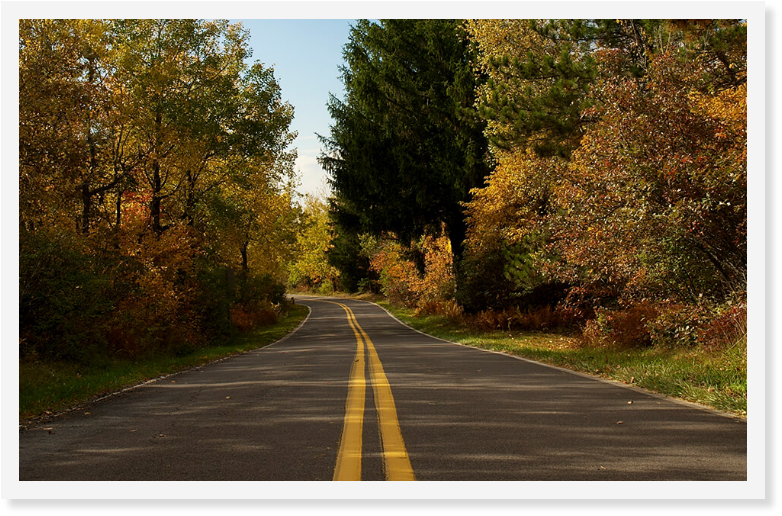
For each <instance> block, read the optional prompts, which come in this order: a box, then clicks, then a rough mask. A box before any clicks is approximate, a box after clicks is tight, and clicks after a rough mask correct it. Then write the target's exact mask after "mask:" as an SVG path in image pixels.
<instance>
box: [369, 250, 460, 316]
mask: <svg viewBox="0 0 782 516" xmlns="http://www.w3.org/2000/svg"><path fill="white" fill-rule="evenodd" d="M415 253H418V255H419V257H421V255H423V256H422V258H423V264H422V265H423V273H421V272H420V271H419V267H418V266H417V265H416V263H415V261H414V260H413V259H412V258H411V256H410V255H411V254H415ZM452 257H453V255H452V252H451V243H450V241H449V240H448V238H447V237H445V236H440V237H432V236H429V235H427V236H424V237H422V238H421V239H420V240H419V241H418V242H416V243H414V244H413V245H412V247H411V249H409V250H405V249H403V248H402V246H401V245H400V244H399V242H397V241H396V240H394V239H393V238H392V237H385V238H383V239H382V240H381V241H380V242H379V244H378V246H377V247H376V248H375V250H374V252H373V254H372V256H371V257H370V267H371V268H372V270H374V271H375V272H377V273H379V275H380V282H381V284H382V290H383V294H385V295H386V296H387V297H388V298H389V300H390V301H391V302H393V303H399V304H404V305H405V306H408V307H411V308H412V307H417V306H423V305H424V304H427V303H428V304H431V303H438V302H443V301H446V300H448V299H450V298H451V297H452V296H453V289H454V276H453V258H452Z"/></svg>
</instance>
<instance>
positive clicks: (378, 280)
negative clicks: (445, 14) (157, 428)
mask: <svg viewBox="0 0 782 516" xmlns="http://www.w3.org/2000/svg"><path fill="white" fill-rule="evenodd" d="M343 55H344V65H343V66H342V68H341V77H342V80H343V83H344V85H345V90H346V95H345V97H344V98H343V99H339V98H336V97H333V96H332V97H331V99H330V101H329V106H328V107H329V111H330V113H331V116H332V118H333V126H332V128H331V131H330V134H328V135H324V136H321V140H322V142H323V144H324V146H325V152H324V153H323V154H322V156H321V158H320V161H321V163H322V165H323V167H324V168H325V169H326V170H327V171H328V173H329V177H330V184H331V187H332V190H333V195H332V197H331V199H330V217H331V221H332V226H331V228H332V229H331V232H330V234H329V237H328V238H329V245H328V246H321V247H322V248H323V249H324V252H323V253H321V259H322V260H325V261H328V262H329V263H330V264H331V265H332V266H334V267H336V268H337V269H338V271H339V273H340V275H339V280H338V281H339V282H340V283H341V287H342V288H343V289H345V290H351V291H355V290H357V289H359V288H361V289H374V290H379V291H382V292H384V293H386V294H387V295H391V296H392V297H395V298H396V300H398V301H399V302H403V303H405V304H407V305H408V306H411V307H417V308H418V309H419V310H425V311H440V312H443V313H452V314H461V316H464V315H469V314H484V315H485V314H491V315H492V317H493V319H492V320H495V321H498V322H497V325H498V326H503V325H505V326H506V327H510V326H512V325H514V324H515V325H521V326H524V325H525V324H526V325H530V324H532V323H530V322H529V321H538V323H536V324H537V326H540V324H543V325H548V326H553V325H565V326H568V325H569V326H574V327H576V326H577V327H580V328H581V329H582V331H583V334H584V335H585V336H588V337H589V338H591V339H593V340H597V341H605V340H614V341H617V340H623V339H624V340H627V341H628V342H635V343H645V344H648V343H651V342H673V341H676V342H682V341H684V342H691V343H699V342H700V343H708V342H712V341H714V339H715V338H716V337H715V335H716V334H725V333H726V332H727V333H731V332H732V333H731V334H733V333H735V332H736V331H738V332H740V331H741V326H742V325H744V327H745V324H746V323H745V319H746V267H747V260H746V254H747V244H746V242H747V240H746V235H747V205H746V199H747V197H746V186H747V167H746V163H747V161H746V148H747V137H746V127H747V125H746V117H747V111H746V92H747V90H746V81H747V45H746V23H745V22H744V21H743V20H381V21H379V22H370V21H367V20H361V21H358V22H357V23H356V25H355V26H354V27H353V28H352V30H351V34H350V38H349V41H348V43H347V44H346V45H345V47H344V51H343ZM442 238H445V239H446V240H447V242H443V241H441V240H439V239H442ZM327 247H328V251H327V252H326V251H325V249H326V248H327ZM438 253H439V254H438ZM435 255H437V256H438V258H435ZM444 264H447V267H446V269H447V271H448V273H447V274H444V270H446V269H444V268H443V267H444ZM435 278H437V279H436V280H435ZM432 283H436V284H438V285H439V287H438V288H434V287H433V286H432V285H430V287H431V288H428V287H425V286H424V285H426V284H432ZM542 311H546V313H547V314H549V315H548V316H547V317H545V318H542V319H541V318H540V317H532V315H534V314H535V313H537V312H542ZM540 320H544V322H543V323H540V322H539V321H540ZM735 328H738V330H736V329H735Z"/></svg>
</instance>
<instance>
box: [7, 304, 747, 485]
mask: <svg viewBox="0 0 782 516" xmlns="http://www.w3.org/2000/svg"><path fill="white" fill-rule="evenodd" d="M297 302H299V303H302V304H305V305H308V306H310V307H311V314H310V317H309V318H308V320H307V321H306V322H305V323H304V324H303V325H302V326H301V327H300V328H299V329H298V331H296V332H295V333H294V334H292V335H291V336H289V337H288V338H286V339H284V340H283V341H281V342H278V343H276V344H273V345H271V346H268V347H266V348H263V349H259V350H256V351H253V352H250V353H247V354H244V355H240V356H237V357H233V358H230V359H227V360H223V361H221V362H218V363H214V364H211V365H208V366H204V367H201V368H198V369H195V370H190V371H187V372H183V373H179V374H176V375H173V376H170V377H167V378H165V379H161V380H158V381H156V382H152V383H148V384H145V385H143V386H140V387H137V388H135V389H132V390H129V391H126V392H124V393H123V394H121V395H117V396H113V397H110V398H108V399H106V400H104V401H101V402H98V403H95V404H94V405H92V406H91V407H89V408H88V409H85V410H80V411H74V412H71V413H68V414H66V415H63V416H60V417H58V418H56V419H55V420H54V421H52V422H49V423H46V424H45V425H39V426H37V427H34V428H31V429H29V430H25V431H22V432H20V436H19V452H20V465H19V474H20V480H23V481H24V480H332V479H335V478H336V477H335V475H336V476H337V477H339V476H340V475H342V476H341V477H340V478H350V477H351V475H352V476H356V475H358V476H359V477H360V478H361V479H362V480H383V479H384V478H389V479H400V480H401V479H415V480H746V478H747V427H746V421H744V420H741V419H736V418H731V417H728V416H725V415H722V414H718V413H715V412H713V411H709V410H705V409H701V408H697V407H695V406H693V405H689V404H684V403H681V402H675V401H671V400H665V399H662V398H660V397H658V396H653V395H650V394H647V393H645V392H643V391H640V390H638V389H633V388H628V387H624V386H620V385H616V384H612V383H609V382H605V381H600V380H597V379H592V378H588V377H585V376H583V375H578V374H573V373H569V372H566V371H563V370H560V369H556V368H551V367H547V366H543V365H540V364H535V363H532V362H528V361H524V360H519V359H516V358H512V357H508V356H505V355H500V354H496V353H489V352H485V351H481V350H477V349H472V348H468V347H464V346H459V345H455V344H450V343H446V342H443V341H440V340H437V339H433V338H431V337H427V336H425V335H422V334H420V333H417V332H415V331H413V330H411V329H409V328H407V327H406V326H404V325H402V324H401V323H399V322H397V321H396V320H395V319H393V318H391V317H390V316H389V315H388V314H387V313H386V312H385V311H384V310H382V309H381V308H379V307H378V306H376V305H374V304H371V303H366V302H361V301H354V300H342V299H325V298H297ZM631 402H632V403H631Z"/></svg>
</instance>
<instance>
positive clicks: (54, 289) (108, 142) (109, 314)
mask: <svg viewBox="0 0 782 516" xmlns="http://www.w3.org/2000/svg"><path fill="white" fill-rule="evenodd" d="M247 37H248V34H247V32H246V31H245V30H243V29H242V28H241V26H240V25H238V24H237V25H232V24H229V23H228V22H226V21H201V20H103V21H102V20H21V21H20V39H19V55H20V64H19V83H20V86H19V88H20V97H19V106H20V107H19V119H20V124H19V131H20V140H19V184H20V191H19V201H20V208H19V223H20V226H19V258H20V271H19V272H20V300H19V301H20V321H19V322H20V352H21V354H22V356H24V357H39V358H46V359H60V360H75V361H80V362H85V361H96V360H97V361H100V360H106V359H110V358H112V357H115V356H121V357H135V356H139V355H142V354H151V353H175V354H181V353H188V352H190V351H192V350H193V349H195V348H197V347H199V346H203V345H206V344H208V343H210V342H213V341H216V340H219V339H221V338H223V337H226V336H228V335H230V334H231V333H232V332H235V331H247V330H250V329H252V328H253V327H256V326H257V325H260V324H266V323H268V322H270V321H272V320H274V319H275V318H276V317H277V316H278V315H279V314H280V312H281V311H282V310H284V298H283V293H284V287H283V282H284V280H285V276H286V271H285V266H286V263H287V261H288V260H289V258H290V253H291V252H292V244H293V243H294V241H295V232H296V229H295V228H296V226H295V220H296V219H297V216H298V215H297V208H296V207H295V206H294V205H293V200H292V179H293V170H292V162H293V159H294V158H295V151H292V150H290V149H288V148H287V147H288V145H289V143H290V142H291V141H292V138H293V135H292V134H291V133H290V132H289V130H288V126H289V124H290V121H291V119H292V107H291V106H290V105H289V104H287V103H285V102H283V101H282V100H281V95H280V89H279V86H278V85H277V83H276V80H275V79H274V74H273V70H272V69H270V68H266V67H264V66H263V65H262V64H261V63H258V62H256V63H255V64H253V65H247V64H245V59H246V58H247V57H249V49H248V43H247Z"/></svg>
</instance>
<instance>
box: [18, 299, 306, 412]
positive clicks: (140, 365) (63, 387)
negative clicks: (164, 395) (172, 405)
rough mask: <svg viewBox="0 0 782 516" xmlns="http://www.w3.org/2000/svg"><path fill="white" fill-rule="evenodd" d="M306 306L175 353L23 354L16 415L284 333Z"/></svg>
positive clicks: (59, 407)
mask: <svg viewBox="0 0 782 516" xmlns="http://www.w3.org/2000/svg"><path fill="white" fill-rule="evenodd" d="M308 312H309V311H308V309H307V307H305V306H302V305H291V306H289V309H288V310H287V312H285V313H284V314H282V316H281V317H280V318H279V320H278V321H277V322H275V323H273V324H268V325H263V326H259V327H256V328H254V329H252V330H249V331H246V332H236V333H235V334H234V335H233V336H232V337H230V338H228V339H226V340H225V341H224V342H223V343H220V344H215V345H212V346H207V347H203V348H199V349H192V350H189V351H188V352H187V353H184V354H180V355H176V354H166V353H155V354H150V355H144V356H139V357H136V358H122V357H113V358H106V359H105V360H101V361H96V362H93V363H81V364H79V363H75V362H68V361H40V360H24V361H22V362H21V364H20V366H19V419H20V421H22V422H24V421H26V420H30V419H31V418H35V417H39V416H46V415H51V414H56V413H58V412H61V411H63V410H66V409H69V408H72V407H74V406H78V405H80V404H83V403H85V402H88V401H90V400H92V399H95V398H97V397H100V396H104V395H106V394H110V393H113V392H117V391H120V390H122V389H124V388H126V387H130V386H133V385H136V384H139V383H142V382H145V381H147V380H151V379H154V378H158V377H160V376H164V375H167V374H172V373H175V372H178V371H182V370H185V369H190V368H192V367H197V366H201V365H204V364H207V363H209V362H213V361H215V360H219V359H222V358H225V357H229V356H232V355H236V354H239V353H244V352H246V351H251V350H253V349H257V348H261V347H264V346H266V345H268V344H271V343H273V342H276V341H277V340H279V339H281V338H282V337H284V336H285V335H286V334H288V333H290V332H291V331H292V330H293V329H294V328H296V326H298V325H299V324H300V323H301V321H303V320H304V318H305V317H306V316H307V313H308Z"/></svg>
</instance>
